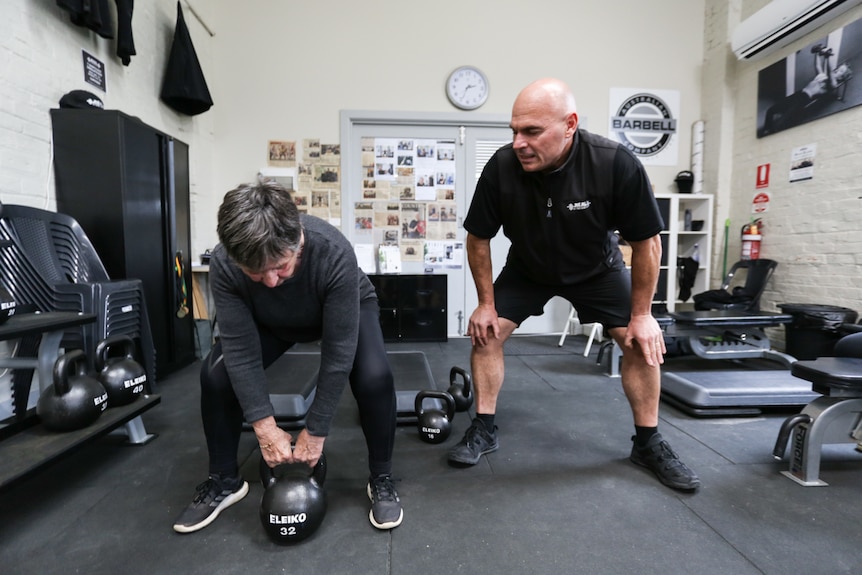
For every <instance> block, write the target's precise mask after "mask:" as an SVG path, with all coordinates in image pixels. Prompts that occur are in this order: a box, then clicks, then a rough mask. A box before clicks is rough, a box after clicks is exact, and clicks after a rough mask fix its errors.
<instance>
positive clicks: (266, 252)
mask: <svg viewBox="0 0 862 575" xmlns="http://www.w3.org/2000/svg"><path fill="white" fill-rule="evenodd" d="M216 230H217V232H218V237H219V241H220V242H221V244H222V245H223V246H224V248H225V250H226V251H227V255H228V256H230V258H231V259H232V260H233V261H234V262H235V263H237V264H238V265H240V266H242V267H244V268H246V269H248V270H255V271H256V270H264V269H266V268H267V267H269V266H271V265H272V264H273V263H275V262H278V261H279V260H281V259H282V258H284V256H285V255H286V253H287V252H289V251H290V252H295V251H296V250H297V249H298V248H299V243H300V239H301V238H302V226H301V224H300V222H299V210H298V209H297V208H296V203H294V201H293V198H291V197H290V192H289V191H288V190H287V189H286V188H285V187H284V186H282V185H281V184H279V183H277V182H274V181H267V180H262V179H261V180H260V181H258V182H257V183H256V184H241V185H239V186H237V187H236V188H234V189H233V190H231V191H229V192H228V193H227V194H225V196H224V200H223V201H222V204H221V206H220V207H219V210H218V226H217V228H216Z"/></svg>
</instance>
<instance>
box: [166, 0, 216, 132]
mask: <svg viewBox="0 0 862 575" xmlns="http://www.w3.org/2000/svg"><path fill="white" fill-rule="evenodd" d="M161 99H162V101H163V102H164V103H165V104H167V105H168V106H170V107H171V108H173V109H174V110H176V111H177V112H180V113H182V114H186V115H189V116H195V115H197V114H202V113H204V112H206V111H207V110H209V109H210V108H211V107H212V105H213V101H212V97H211V96H210V91H209V89H208V88H207V82H206V79H204V73H203V70H201V65H200V62H199V61H198V56H197V54H196V53H195V47H194V46H193V45H192V37H191V35H190V34H189V29H188V27H187V26H186V21H185V19H184V18H183V9H182V6H180V3H179V2H177V28H176V30H175V31H174V43H173V45H172V46H171V54H170V56H168V67H167V69H166V70H165V77H164V80H163V82H162V94H161Z"/></svg>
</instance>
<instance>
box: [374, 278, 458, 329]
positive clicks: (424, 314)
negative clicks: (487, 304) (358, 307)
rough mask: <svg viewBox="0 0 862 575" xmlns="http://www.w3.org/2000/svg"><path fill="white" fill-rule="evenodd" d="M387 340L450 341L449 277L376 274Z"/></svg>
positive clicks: (378, 296) (382, 324)
mask: <svg viewBox="0 0 862 575" xmlns="http://www.w3.org/2000/svg"><path fill="white" fill-rule="evenodd" d="M368 278H369V279H370V280H371V283H372V284H374V288H375V290H377V299H378V301H379V303H380V326H381V327H382V328H383V338H384V340H385V341H387V342H394V341H447V339H448V337H447V335H446V298H447V293H446V289H447V279H448V277H447V276H445V275H430V274H425V275H422V274H416V275H410V274H404V275H401V274H398V275H395V274H392V275H389V274H376V275H369V276H368Z"/></svg>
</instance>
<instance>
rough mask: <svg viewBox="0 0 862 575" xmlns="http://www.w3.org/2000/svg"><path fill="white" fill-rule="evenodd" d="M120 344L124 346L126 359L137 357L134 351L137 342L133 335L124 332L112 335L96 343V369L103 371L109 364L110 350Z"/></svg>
mask: <svg viewBox="0 0 862 575" xmlns="http://www.w3.org/2000/svg"><path fill="white" fill-rule="evenodd" d="M120 345H122V346H123V354H124V355H125V357H126V359H130V360H134V359H135V355H134V353H133V350H134V347H135V342H134V341H132V338H131V337H129V336H128V335H123V334H116V335H110V336H108V337H106V338H105V339H103V340H102V341H100V342H99V343H98V344H97V345H96V358H95V359H96V371H102V369H104V367H105V365H107V363H108V351H110V350H111V348H112V347H113V348H114V349H116V348H117V347H118V346H120Z"/></svg>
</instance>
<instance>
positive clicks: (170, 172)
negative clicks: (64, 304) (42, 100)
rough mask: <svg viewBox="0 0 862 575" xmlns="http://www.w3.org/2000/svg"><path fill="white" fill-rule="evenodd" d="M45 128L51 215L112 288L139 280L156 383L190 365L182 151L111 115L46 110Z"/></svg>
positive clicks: (138, 125)
mask: <svg viewBox="0 0 862 575" xmlns="http://www.w3.org/2000/svg"><path fill="white" fill-rule="evenodd" d="M51 121H52V124H53V132H54V170H55V178H56V187H57V211H58V212H60V213H65V214H68V215H70V216H72V217H73V218H75V219H76V220H77V221H78V223H79V224H81V227H83V228H84V231H85V232H86V233H87V235H88V236H89V238H90V240H91V241H92V242H93V245H94V247H95V248H96V251H97V252H98V254H99V257H100V258H101V260H102V262H103V263H104V265H105V268H106V270H107V271H108V274H109V275H110V276H111V278H112V279H121V278H138V279H140V280H142V282H143V288H144V296H145V298H146V303H147V310H148V312H149V321H150V328H151V331H152V335H153V344H154V347H155V355H156V375H157V378H160V377H162V376H164V375H167V374H169V373H171V372H173V371H176V370H177V369H179V368H181V367H183V366H186V365H188V364H190V363H192V362H193V361H194V359H195V347H194V318H193V314H192V313H191V310H192V309H193V305H192V290H191V285H192V282H191V273H192V272H191V262H190V254H191V223H190V216H189V148H188V146H187V145H186V144H185V143H183V142H181V141H179V140H176V139H174V138H172V137H171V136H169V135H167V134H164V133H162V132H159V131H158V130H156V129H154V128H152V127H150V126H148V125H146V124H144V123H143V122H141V121H140V120H139V119H138V118H133V117H131V116H128V115H126V114H124V113H122V112H120V111H118V110H77V109H54V110H51ZM177 256H180V257H179V259H180V266H176V261H175V260H176V259H177ZM177 267H180V268H181V269H182V273H181V274H178V273H176V271H175V270H176V269H177ZM184 297H185V299H186V307H187V308H188V312H187V313H186V314H185V316H184V317H179V315H182V313H180V314H178V312H179V311H180V308H181V307H182V301H183V298H184Z"/></svg>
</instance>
